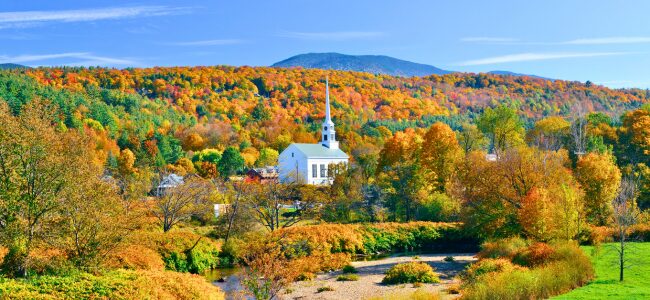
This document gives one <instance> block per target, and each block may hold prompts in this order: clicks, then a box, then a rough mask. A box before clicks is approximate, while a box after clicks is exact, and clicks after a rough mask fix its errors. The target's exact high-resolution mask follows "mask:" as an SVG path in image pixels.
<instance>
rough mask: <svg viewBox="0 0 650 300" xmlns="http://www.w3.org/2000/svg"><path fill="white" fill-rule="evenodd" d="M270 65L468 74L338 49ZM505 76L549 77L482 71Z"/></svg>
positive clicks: (410, 74)
mask: <svg viewBox="0 0 650 300" xmlns="http://www.w3.org/2000/svg"><path fill="white" fill-rule="evenodd" d="M271 67H281V68H293V67H302V68H306V69H325V70H339V71H355V72H366V73H372V74H385V75H391V76H401V77H413V76H419V77H421V76H429V75H445V74H451V73H468V72H457V71H451V70H444V69H441V68H438V67H436V66H432V65H427V64H421V63H416V62H412V61H407V60H403V59H399V58H394V57H391V56H386V55H349V54H342V53H337V52H322V53H318V52H310V53H303V54H298V55H294V56H291V57H289V58H287V59H284V60H281V61H279V62H276V63H274V64H272V65H271ZM481 73H487V74H494V75H504V76H529V77H532V78H539V79H544V80H554V79H552V78H547V77H542V76H537V75H531V74H522V73H515V72H511V71H505V70H494V71H488V72H481Z"/></svg>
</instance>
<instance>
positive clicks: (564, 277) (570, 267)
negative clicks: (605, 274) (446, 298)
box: [461, 243, 594, 299]
mask: <svg viewBox="0 0 650 300" xmlns="http://www.w3.org/2000/svg"><path fill="white" fill-rule="evenodd" d="M548 248H550V249H551V250H549V249H548ZM515 255H516V257H520V258H521V259H522V260H523V261H525V263H526V264H529V265H531V266H533V267H531V268H525V267H521V266H516V265H513V264H512V263H511V262H510V261H509V260H508V259H505V258H501V259H482V260H480V261H479V262H477V263H475V264H473V265H471V266H470V267H468V268H467V269H466V270H465V272H463V274H462V275H461V278H462V279H463V296H462V298H463V299H546V298H549V297H551V296H554V295H558V294H562V293H565V292H567V291H569V290H571V289H574V288H576V287H579V286H582V285H584V284H586V283H587V282H589V280H591V279H592V278H593V275H594V271H593V268H592V266H591V262H590V261H589V258H588V257H587V256H586V255H585V254H584V253H583V252H582V250H580V248H578V246H577V245H576V244H573V243H564V244H555V245H552V246H551V247H548V245H546V244H543V245H535V244H533V245H531V246H530V247H528V248H525V249H523V250H521V251H520V253H519V254H515ZM523 257H525V259H523ZM486 274H489V275H486Z"/></svg>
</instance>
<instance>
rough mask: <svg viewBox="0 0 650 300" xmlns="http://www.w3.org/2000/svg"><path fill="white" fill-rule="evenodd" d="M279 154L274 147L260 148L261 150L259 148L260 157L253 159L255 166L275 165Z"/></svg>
mask: <svg viewBox="0 0 650 300" xmlns="http://www.w3.org/2000/svg"><path fill="white" fill-rule="evenodd" d="M279 156H280V153H278V151H277V150H275V149H271V148H262V150H260V157H259V158H257V160H256V161H255V166H258V167H264V166H275V165H277V164H278V157H279Z"/></svg>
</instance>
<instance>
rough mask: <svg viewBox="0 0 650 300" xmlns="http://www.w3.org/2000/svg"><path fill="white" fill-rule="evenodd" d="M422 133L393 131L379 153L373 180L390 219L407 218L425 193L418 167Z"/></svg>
mask: <svg viewBox="0 0 650 300" xmlns="http://www.w3.org/2000/svg"><path fill="white" fill-rule="evenodd" d="M422 142H423V140H422V137H421V136H420V135H418V134H417V133H416V132H415V131H414V130H412V129H410V130H406V131H404V132H397V133H395V135H393V137H391V138H390V139H389V140H388V141H386V143H385V144H384V148H383V149H382V150H381V152H380V154H379V163H378V167H377V172H378V176H377V180H378V182H379V185H380V186H381V188H382V195H383V197H384V201H385V205H386V207H387V208H388V210H389V211H390V212H391V213H392V219H393V220H404V221H410V220H411V219H413V218H414V216H415V212H416V207H417V204H418V203H420V202H421V201H420V200H421V199H423V197H425V196H426V195H427V194H428V191H426V190H425V181H424V177H423V174H422V170H421V164H420V154H421V152H422V147H421V145H422Z"/></svg>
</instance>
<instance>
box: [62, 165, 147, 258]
mask: <svg viewBox="0 0 650 300" xmlns="http://www.w3.org/2000/svg"><path fill="white" fill-rule="evenodd" d="M84 167H86V166H83V165H79V166H78V168H84ZM96 174H98V173H95V175H94V176H92V175H91V176H89V178H88V180H80V181H79V182H77V184H76V185H75V186H74V187H73V188H72V189H70V191H69V192H67V195H66V197H65V198H64V199H63V202H62V205H61V206H60V207H59V213H60V215H61V218H60V219H59V222H57V224H58V227H59V229H60V235H59V237H60V238H59V239H57V241H56V242H54V244H56V245H57V246H59V248H61V249H63V250H64V251H65V253H66V254H67V257H68V259H69V260H71V261H72V262H73V263H74V264H75V265H77V266H78V267H81V268H86V269H89V268H96V267H98V266H99V264H100V263H101V262H102V261H103V260H104V259H105V258H106V256H108V255H109V254H110V253H111V252H112V251H113V250H114V249H115V248H116V247H117V246H118V245H119V244H120V243H122V241H124V239H125V238H126V237H127V236H128V234H129V233H130V232H131V231H133V230H134V229H136V228H138V227H139V222H138V218H140V215H139V214H138V215H134V214H130V213H129V212H128V211H127V210H126V206H125V205H124V204H125V203H124V202H122V201H121V199H120V198H119V196H118V195H117V193H116V192H115V189H116V187H114V186H111V185H110V184H109V183H107V182H104V181H101V180H99V177H98V176H97V175H96ZM89 175H90V174H89Z"/></svg>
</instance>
